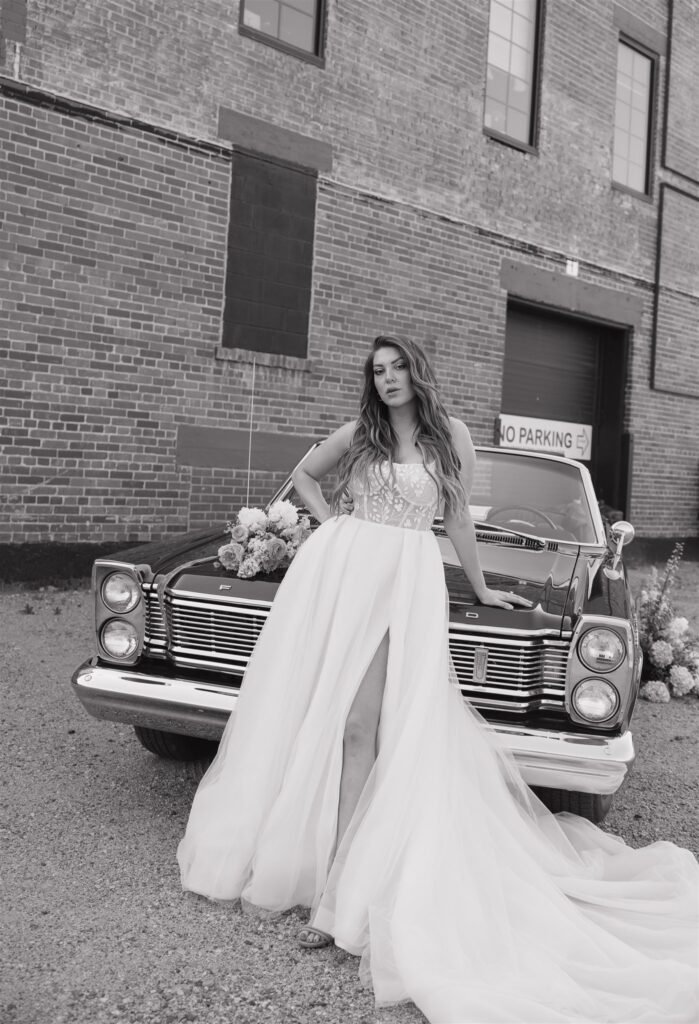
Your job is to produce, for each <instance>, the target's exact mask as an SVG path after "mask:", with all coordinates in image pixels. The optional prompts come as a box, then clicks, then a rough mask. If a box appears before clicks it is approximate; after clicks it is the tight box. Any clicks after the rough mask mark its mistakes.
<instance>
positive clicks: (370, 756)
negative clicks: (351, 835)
mask: <svg viewBox="0 0 699 1024" xmlns="http://www.w3.org/2000/svg"><path fill="white" fill-rule="evenodd" d="M387 663H388V633H386V635H385V637H384V638H383V640H382V641H381V643H380V644H379V646H378V649H377V651H376V653H375V654H374V657H373V658H372V660H371V664H370V665H369V668H368V669H367V670H366V673H365V675H364V678H363V679H362V681H361V683H360V684H359V689H358V690H357V693H356V694H355V697H354V700H353V701H352V706H351V708H350V710H349V714H348V715H347V721H346V722H345V732H344V737H343V743H342V776H341V778H340V798H339V806H338V814H337V842H336V849H337V847H338V846H339V845H340V840H341V839H342V837H343V835H344V834H345V831H346V829H347V826H348V825H349V823H350V819H351V818H352V815H353V814H354V810H355V807H356V806H357V801H358V800H359V797H360V794H361V792H362V790H363V789H364V785H365V783H366V780H367V779H368V777H369V772H370V771H371V769H372V766H373V764H374V761H375V760H376V739H377V735H378V731H379V719H380V717H381V704H382V701H383V691H384V687H385V685H386V666H387ZM332 941H333V940H332V936H331V935H328V933H327V932H324V931H321V930H320V929H318V928H314V927H313V926H312V925H311V924H308V925H306V926H305V927H304V928H302V929H301V931H300V932H299V942H300V944H301V945H302V946H304V947H305V948H306V949H320V948H321V946H327V945H330V943H331V942H332Z"/></svg>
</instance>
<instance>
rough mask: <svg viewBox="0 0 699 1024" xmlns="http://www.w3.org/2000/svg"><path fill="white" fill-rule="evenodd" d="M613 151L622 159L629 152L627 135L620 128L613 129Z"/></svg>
mask: <svg viewBox="0 0 699 1024" xmlns="http://www.w3.org/2000/svg"><path fill="white" fill-rule="evenodd" d="M614 152H615V153H616V154H618V155H619V156H620V157H623V158H624V159H625V158H626V157H627V156H628V152H629V136H628V135H627V134H626V132H624V131H622V130H621V129H620V128H616V129H615V131H614Z"/></svg>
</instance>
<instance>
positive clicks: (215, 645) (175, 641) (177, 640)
mask: <svg viewBox="0 0 699 1024" xmlns="http://www.w3.org/2000/svg"><path fill="white" fill-rule="evenodd" d="M165 610H166V615H167V624H168V633H169V640H170V643H169V648H168V649H169V653H170V656H171V657H172V659H173V660H174V661H176V662H177V663H178V664H180V665H190V664H191V665H197V664H201V665H205V666H208V667H212V668H213V667H215V668H219V669H224V670H225V669H228V670H231V669H233V670H237V671H239V672H241V673H242V672H243V670H244V669H245V666H246V665H247V663H248V660H249V658H250V655H251V654H252V651H253V648H254V646H255V644H256V642H257V638H258V636H259V635H260V632H261V630H262V627H263V626H264V624H265V620H266V618H267V615H268V614H269V607H265V606H261V605H255V604H250V605H242V604H241V605H238V604H236V605H232V604H220V603H218V602H216V601H199V600H192V599H190V598H182V597H177V596H176V595H166V598H165Z"/></svg>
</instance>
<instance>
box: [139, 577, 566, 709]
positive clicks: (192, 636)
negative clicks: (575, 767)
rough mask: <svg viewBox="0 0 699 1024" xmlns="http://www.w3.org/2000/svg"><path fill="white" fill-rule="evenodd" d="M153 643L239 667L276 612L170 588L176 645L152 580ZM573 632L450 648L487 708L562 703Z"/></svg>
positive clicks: (174, 656)
mask: <svg viewBox="0 0 699 1024" xmlns="http://www.w3.org/2000/svg"><path fill="white" fill-rule="evenodd" d="M144 593H145V598H146V649H147V651H148V652H149V653H150V654H151V656H155V657H166V656H167V657H169V658H170V659H171V660H172V661H173V662H174V663H175V664H177V665H182V666H186V667H190V668H194V667H199V668H202V669H215V670H219V671H224V672H226V671H227V672H231V673H232V674H234V675H236V676H237V675H240V674H242V672H243V671H244V669H245V666H246V665H247V663H248V660H249V658H250V655H251V654H252V651H253V648H254V646H255V643H256V642H257V638H258V637H259V635H260V632H261V630H262V627H263V625H264V623H265V620H266V618H267V615H268V614H269V606H268V605H260V604H254V603H249V604H243V603H240V604H238V603H236V604H231V603H227V602H220V601H206V600H200V599H198V598H190V597H187V598H185V597H182V596H179V595H178V594H177V592H176V591H175V592H173V593H169V592H166V594H165V609H166V615H167V626H168V632H169V645H168V643H167V635H166V629H165V622H164V621H163V617H162V613H161V609H160V604H159V601H158V595H157V592H156V589H155V587H153V586H149V585H147V584H146V585H145V586H144ZM569 646H570V642H569V641H568V640H558V639H553V638H550V637H538V636H527V635H526V634H522V635H519V636H512V635H499V634H491V633H486V632H475V631H471V630H468V631H461V630H452V631H451V632H450V634H449V648H450V653H451V656H452V660H453V662H454V669H455V671H456V676H457V680H458V683H459V687H460V689H461V692H462V693H463V694H464V696H465V697H467V698H468V699H469V701H470V702H471V703H472V704H473V705H474V706H475V707H477V708H479V709H480V710H484V711H488V710H491V711H508V712H510V713H511V714H518V715H524V714H527V713H528V712H531V711H537V710H545V711H562V710H563V709H564V704H565V680H566V664H567V658H568V649H569ZM479 648H485V649H486V650H487V665H486V668H485V678H484V679H483V681H482V682H478V681H477V680H476V678H474V675H475V672H474V668H475V662H476V658H478V660H479V662H481V661H482V659H483V652H482V651H481V652H480V653H477V652H478V651H479Z"/></svg>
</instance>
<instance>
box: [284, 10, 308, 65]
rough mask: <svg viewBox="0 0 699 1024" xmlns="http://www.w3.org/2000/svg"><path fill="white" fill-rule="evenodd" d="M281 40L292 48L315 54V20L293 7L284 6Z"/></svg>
mask: <svg viewBox="0 0 699 1024" xmlns="http://www.w3.org/2000/svg"><path fill="white" fill-rule="evenodd" d="M279 38H280V39H283V40H284V42H285V43H289V45H290V46H298V48H299V50H308V51H309V52H310V53H313V52H314V50H315V45H314V39H313V18H309V17H308V15H307V14H301V12H300V11H296V10H294V8H293V7H287V6H286V5H283V6H282V14H281V23H280V26H279Z"/></svg>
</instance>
